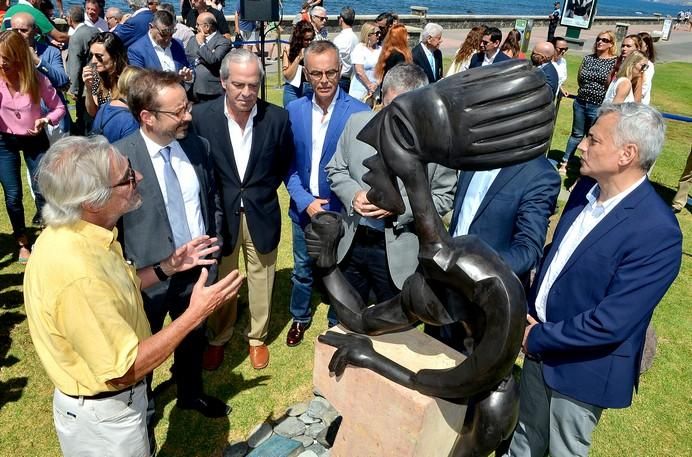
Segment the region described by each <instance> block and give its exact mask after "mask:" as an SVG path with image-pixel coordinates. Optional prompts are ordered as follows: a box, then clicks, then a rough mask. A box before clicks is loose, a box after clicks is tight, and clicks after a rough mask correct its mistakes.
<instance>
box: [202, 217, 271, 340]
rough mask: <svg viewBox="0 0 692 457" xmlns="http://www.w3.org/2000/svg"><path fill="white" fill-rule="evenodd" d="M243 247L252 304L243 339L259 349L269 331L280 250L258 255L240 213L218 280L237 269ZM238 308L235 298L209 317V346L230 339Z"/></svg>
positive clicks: (222, 260) (250, 303) (244, 219)
mask: <svg viewBox="0 0 692 457" xmlns="http://www.w3.org/2000/svg"><path fill="white" fill-rule="evenodd" d="M241 248H242V250H243V258H244V259H245V271H246V275H247V279H246V281H247V287H248V303H249V305H250V322H249V325H248V327H247V328H246V329H245V333H244V336H245V338H246V339H247V340H248V342H249V343H250V345H251V346H259V345H261V344H263V343H264V340H265V339H266V337H267V330H268V328H269V316H270V314H271V302H272V290H273V288H274V274H275V272H276V255H277V250H276V249H274V250H273V251H271V252H269V253H267V254H261V253H259V252H257V250H256V249H255V245H254V244H253V243H252V238H251V237H250V231H249V229H248V226H247V219H246V218H245V213H240V230H239V233H238V241H237V242H236V244H235V247H234V248H233V252H232V253H231V255H229V256H227V257H223V258H222V259H221V264H220V265H219V277H224V276H226V275H227V274H228V273H230V272H231V271H233V270H235V269H237V268H238V259H239V256H240V249H241ZM237 308H238V299H237V298H235V299H233V300H230V301H228V302H226V303H225V304H223V305H222V306H221V307H220V308H219V309H217V310H216V312H214V314H212V315H211V316H209V319H208V320H207V332H208V337H209V344H210V345H212V346H222V345H224V344H226V343H227V342H228V340H230V339H231V336H233V327H234V325H235V321H236V318H237V314H238V309H237Z"/></svg>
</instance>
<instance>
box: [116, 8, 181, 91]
mask: <svg viewBox="0 0 692 457" xmlns="http://www.w3.org/2000/svg"><path fill="white" fill-rule="evenodd" d="M173 33H175V18H174V17H173V15H172V14H171V13H169V12H168V11H164V10H161V11H157V12H156V13H154V19H153V20H152V22H151V24H149V32H148V33H147V34H145V35H144V36H143V37H142V38H140V39H139V40H137V41H135V42H134V44H133V45H132V46H130V47H129V49H128V50H127V60H128V61H129V62H130V65H134V66H135V67H142V68H148V69H149V70H163V71H173V72H176V73H178V74H179V75H180V77H181V78H182V79H183V81H184V82H186V83H191V82H192V80H193V73H192V69H190V64H189V63H188V61H187V57H186V56H185V49H184V48H183V45H182V44H181V43H180V42H179V41H178V40H174V39H173Z"/></svg>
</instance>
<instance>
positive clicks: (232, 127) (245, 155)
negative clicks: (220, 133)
mask: <svg viewBox="0 0 692 457" xmlns="http://www.w3.org/2000/svg"><path fill="white" fill-rule="evenodd" d="M223 114H224V116H226V124H227V127H228V135H229V136H230V137H231V146H233V158H234V159H235V166H236V168H237V169H238V176H240V181H241V182H242V181H243V179H245V171H246V170H247V164H248V162H249V161H250V151H251V149H252V132H253V130H254V122H255V116H256V115H257V105H255V106H253V107H252V111H250V117H249V118H248V120H247V123H246V124H245V129H242V128H240V126H239V125H238V123H237V122H236V121H235V120H234V119H233V118H232V117H231V116H230V114H229V113H228V105H227V104H226V103H225V102H224V104H223Z"/></svg>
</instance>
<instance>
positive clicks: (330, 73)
mask: <svg viewBox="0 0 692 457" xmlns="http://www.w3.org/2000/svg"><path fill="white" fill-rule="evenodd" d="M307 73H308V76H309V77H310V78H312V79H314V80H315V81H321V80H322V78H324V77H325V76H326V77H327V79H334V78H336V77H337V76H339V75H340V74H341V72H340V71H339V70H334V69H332V70H326V71H317V70H312V71H308V72H307Z"/></svg>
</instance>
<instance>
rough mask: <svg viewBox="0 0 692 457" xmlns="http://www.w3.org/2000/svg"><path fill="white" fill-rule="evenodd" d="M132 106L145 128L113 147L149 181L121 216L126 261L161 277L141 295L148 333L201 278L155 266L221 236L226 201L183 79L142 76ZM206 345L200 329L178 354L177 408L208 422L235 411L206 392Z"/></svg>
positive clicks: (178, 308)
mask: <svg viewBox="0 0 692 457" xmlns="http://www.w3.org/2000/svg"><path fill="white" fill-rule="evenodd" d="M128 104H129V108H130V111H131V112H132V115H133V116H135V118H136V119H137V120H138V121H139V123H140V125H141V129H140V130H139V131H138V132H135V133H133V134H132V135H130V136H128V137H126V138H124V139H122V140H120V141H118V142H117V143H116V144H115V146H117V147H118V149H119V150H120V151H121V152H122V153H123V154H124V155H126V156H127V157H128V159H129V160H130V162H131V163H132V167H133V168H135V169H136V170H138V171H139V172H140V173H141V174H142V176H143V178H144V179H143V180H142V182H141V183H139V185H138V190H139V192H140V194H141V195H142V199H143V202H144V203H143V204H142V206H141V207H140V208H139V209H138V210H136V211H133V212H131V213H128V214H126V215H124V216H123V218H122V220H121V223H120V229H121V237H122V241H123V251H124V254H125V258H127V259H129V260H131V261H132V262H133V263H134V264H135V265H154V271H155V272H156V274H157V276H159V279H161V282H160V283H158V284H156V285H154V286H152V287H149V288H147V289H144V290H143V291H142V295H143V298H144V310H145V312H146V314H147V317H148V319H149V324H150V325H151V330H152V332H157V331H159V330H160V329H161V327H162V326H163V321H164V318H165V316H166V314H167V313H168V314H170V316H171V318H172V319H175V318H177V317H178V316H180V315H181V314H182V313H183V312H184V311H185V310H186V309H187V307H188V303H189V300H190V296H191V293H192V288H193V286H194V284H195V282H196V278H197V277H198V276H199V270H198V269H192V270H189V271H190V272H189V273H187V272H186V273H182V274H175V275H173V276H171V277H167V276H166V274H165V272H164V271H163V270H161V269H160V268H157V265H158V262H160V261H161V259H165V258H167V257H168V256H169V255H170V254H171V252H173V251H174V250H175V249H176V248H177V247H179V246H182V245H183V244H184V243H186V242H187V241H186V240H189V239H192V238H195V237H197V236H201V235H209V236H212V237H213V236H218V234H219V231H220V227H221V204H220V199H219V196H218V193H217V192H216V185H215V181H214V176H213V167H212V164H211V158H210V156H209V142H207V141H206V140H204V139H203V138H200V137H199V136H197V135H195V134H192V133H190V134H188V132H187V130H188V125H189V123H190V120H191V116H190V108H191V107H192V105H191V104H190V103H189V102H188V100H187V97H186V95H185V89H184V88H183V86H181V85H180V79H179V77H178V76H176V75H175V74H174V73H170V72H161V71H145V72H144V74H142V75H141V76H138V77H137V78H136V80H135V81H134V82H133V83H132V84H131V86H130V91H129V96H128ZM209 277H210V280H212V281H213V280H214V279H215V277H216V272H215V271H210V274H209ZM204 346H205V335H204V326H203V325H201V326H199V327H198V328H196V329H195V330H194V331H192V332H190V334H189V335H188V336H187V337H185V339H184V340H183V342H182V343H181V345H180V346H178V348H177V349H176V351H175V364H174V376H175V381H176V383H177V385H178V403H177V406H178V407H179V408H182V409H194V410H197V411H199V412H200V413H202V414H204V415H205V416H207V417H223V416H226V415H227V414H228V413H230V410H231V408H230V407H229V406H227V405H226V404H224V403H223V402H222V401H221V400H219V399H216V398H213V397H210V396H208V395H205V394H204V392H203V388H202V353H203V351H204ZM150 398H151V397H150ZM150 432H151V430H150Z"/></svg>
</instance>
